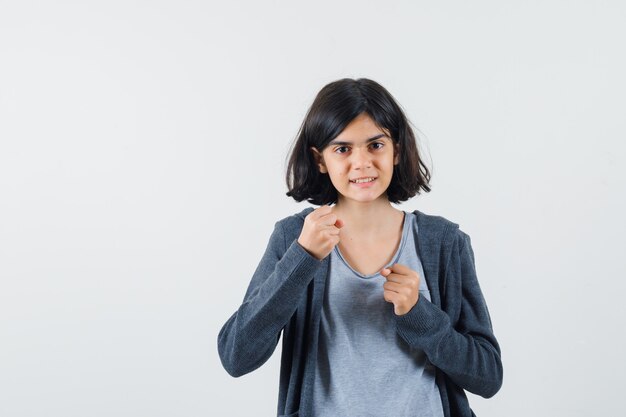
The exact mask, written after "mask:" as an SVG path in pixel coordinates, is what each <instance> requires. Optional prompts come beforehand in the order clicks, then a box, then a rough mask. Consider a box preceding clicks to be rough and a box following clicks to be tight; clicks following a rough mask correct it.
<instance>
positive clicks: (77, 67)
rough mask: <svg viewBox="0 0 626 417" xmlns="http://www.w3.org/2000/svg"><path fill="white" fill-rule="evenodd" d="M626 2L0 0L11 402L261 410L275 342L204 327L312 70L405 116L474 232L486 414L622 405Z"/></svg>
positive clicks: (7, 409)
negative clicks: (235, 356) (253, 348)
mask: <svg viewBox="0 0 626 417" xmlns="http://www.w3.org/2000/svg"><path fill="white" fill-rule="evenodd" d="M625 18H626V6H625V5H624V3H623V2H619V1H587V2H582V1H579V2H573V1H525V2H519V1H508V2H504V1H490V2H486V1H478V2H466V1H455V2H435V1H432V2H414V1H398V2H383V1H376V2H374V1H363V0H361V1H343V2H330V1H317V2H294V1H289V2H288V1H273V2H261V1H247V2H208V1H193V2H192V1H132V2H130V1H106V2H105V1H102V2H84V1H83V2H78V1H75V2H67V1H64V2H29V1H19V2H18V1H14V2H7V1H1V2H0V286H1V287H0V415H2V416H3V417H18V416H20V417H21V416H45V417H50V416H59V417H71V416H77V417H78V416H80V417H84V416H106V417H109V416H118V417H122V416H124V417H125V416H148V415H149V416H152V417H158V416H208V415H211V416H214V415H215V416H216V415H224V416H250V415H255V416H271V415H275V412H276V403H277V395H278V378H279V363H280V362H279V360H280V353H281V343H282V342H281V343H279V344H278V346H277V349H276V351H275V352H274V355H273V356H272V358H271V359H270V360H269V361H268V362H266V363H265V364H264V365H263V366H262V367H261V368H259V369H258V370H256V371H255V372H252V373H250V374H247V375H245V376H243V377H240V378H232V377H230V376H229V375H228V374H227V373H226V371H225V370H224V369H223V368H222V366H221V363H220V360H219V357H218V354H217V334H218V332H219V330H220V328H221V326H222V325H223V324H224V323H225V322H226V320H227V319H228V318H229V317H230V316H231V315H232V314H233V313H234V312H235V311H236V309H237V308H238V307H239V305H240V303H241V301H242V298H243V295H244V292H245V289H246V287H247V285H248V282H249V279H250V277H251V276H252V273H253V271H254V269H255V268H256V265H257V263H258V261H259V260H260V257H261V255H262V253H263V251H264V249H265V246H266V244H267V240H268V238H269V234H270V233H271V231H272V228H273V225H274V222H275V221H276V220H278V219H280V218H283V217H285V216H288V215H290V214H293V213H295V212H297V211H300V210H302V209H303V208H305V207H308V206H309V205H308V204H307V203H295V202H294V201H293V200H290V199H289V198H288V197H286V196H285V192H286V191H287V189H286V186H285V182H284V173H285V168H286V158H287V156H288V155H287V151H288V148H289V145H290V144H291V142H292V140H293V139H294V137H295V135H296V132H297V129H298V127H299V126H300V123H301V122H302V119H303V117H304V115H305V112H306V110H307V108H308V106H309V105H310V104H311V103H312V100H313V98H314V96H315V94H316V93H317V91H319V89H320V88H321V87H322V86H324V85H325V84H326V83H328V82H331V81H334V80H336V79H339V78H343V77H351V78H358V77H367V78H371V79H374V80H376V81H377V82H379V83H381V84H382V85H383V86H385V87H386V88H387V89H388V90H389V91H390V92H391V93H392V94H393V95H394V96H395V97H396V99H397V100H398V102H399V103H400V104H401V105H402V107H403V108H404V109H405V111H406V114H407V116H408V117H409V119H410V120H411V122H412V123H413V124H414V125H415V126H416V127H417V128H418V129H419V131H418V132H417V134H418V136H419V141H420V146H421V148H422V149H423V150H424V152H425V156H426V158H427V163H428V165H429V167H431V168H432V172H433V178H432V182H431V185H432V188H433V190H432V192H431V193H429V194H424V195H421V196H417V197H415V198H413V199H412V200H409V201H408V202H406V203H404V204H402V205H399V206H397V207H398V208H400V209H403V210H407V211H408V210H414V209H419V210H421V211H424V212H426V213H429V214H436V215H441V216H444V217H446V218H448V219H450V220H452V221H454V222H456V223H459V224H460V227H461V229H462V230H464V231H465V232H466V233H468V234H469V235H470V236H471V238H472V244H473V249H474V251H475V255H476V267H477V272H478V276H479V280H480V283H481V286H482V289H483V292H484V295H485V298H486V300H487V303H488V306H489V309H490V313H491V316H492V319H493V326H494V331H495V334H496V336H497V338H498V340H499V342H500V344H501V348H502V360H503V365H504V384H503V387H502V389H501V391H500V392H498V394H496V396H495V397H493V398H491V399H488V400H486V399H483V398H481V397H477V396H474V395H471V394H470V395H469V397H470V403H471V405H472V407H473V409H474V411H475V412H476V413H477V414H478V415H479V416H481V417H485V416H503V415H506V416H528V415H533V416H550V417H553V416H590V415H613V416H615V415H620V413H622V412H623V411H622V410H623V400H622V399H623V394H622V390H623V388H624V384H623V375H624V374H625V373H626V361H625V359H624V357H623V354H624V352H625V351H626V339H625V337H624V330H623V329H624V326H625V325H626V323H625V317H626V307H625V303H624V302H623V301H622V299H623V294H624V293H625V290H626V286H625V284H624V278H625V273H626V261H625V257H624V254H623V253H624V249H625V244H624V232H625V231H626V227H625V225H626V224H625V223H626V222H625V220H624V212H626V203H625V201H626V198H625V196H624V190H625V189H626V187H625V186H626V169H625V168H624V159H625V158H626V146H625V144H624V139H626V137H625V133H626V122H625V117H624V116H625V115H626V105H625V98H624V97H625V94H626V82H625V81H624V74H625V73H626V57H625V55H624V39H625V38H626V28H625V26H624V21H625Z"/></svg>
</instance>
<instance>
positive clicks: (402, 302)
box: [380, 264, 420, 316]
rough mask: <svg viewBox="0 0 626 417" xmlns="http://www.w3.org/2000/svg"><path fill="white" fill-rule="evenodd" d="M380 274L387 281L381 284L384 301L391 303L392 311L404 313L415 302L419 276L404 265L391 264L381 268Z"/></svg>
mask: <svg viewBox="0 0 626 417" xmlns="http://www.w3.org/2000/svg"><path fill="white" fill-rule="evenodd" d="M380 274H381V275H382V276H383V277H385V279H386V280H387V282H385V283H384V284H383V288H384V293H383V295H384V297H385V301H388V302H390V303H393V307H394V313H395V314H396V315H397V316H401V315H404V314H406V313H408V312H409V310H411V308H413V306H414V305H415V304H417V299H418V298H419V288H420V276H419V274H418V273H417V272H415V271H413V270H412V269H411V268H409V267H408V266H406V265H402V264H393V265H391V267H390V268H383V269H381V270H380Z"/></svg>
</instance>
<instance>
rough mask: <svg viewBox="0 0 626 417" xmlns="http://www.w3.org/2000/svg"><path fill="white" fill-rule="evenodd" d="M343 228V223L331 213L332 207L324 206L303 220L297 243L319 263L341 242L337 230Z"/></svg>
mask: <svg viewBox="0 0 626 417" xmlns="http://www.w3.org/2000/svg"><path fill="white" fill-rule="evenodd" d="M343 226H344V223H343V221H342V220H341V219H338V218H337V215H336V214H334V213H333V207H331V206H328V205H326V204H325V205H323V206H321V207H318V208H316V209H315V210H313V211H312V212H310V213H309V214H308V215H307V216H306V217H305V218H304V226H303V227H302V232H300V237H298V243H299V244H300V246H302V247H303V248H304V249H305V250H306V251H307V252H309V253H310V254H311V255H312V256H314V257H315V258H317V260H320V261H321V260H322V259H324V258H325V257H326V256H328V254H329V253H330V252H331V251H332V250H333V248H334V247H335V245H337V244H338V243H339V241H340V240H341V239H340V237H339V229H340V228H342V227H343Z"/></svg>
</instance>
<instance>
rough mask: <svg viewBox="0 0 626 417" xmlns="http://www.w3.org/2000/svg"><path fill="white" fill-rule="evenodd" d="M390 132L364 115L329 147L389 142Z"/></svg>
mask: <svg viewBox="0 0 626 417" xmlns="http://www.w3.org/2000/svg"><path fill="white" fill-rule="evenodd" d="M388 134H389V132H388V131H387V130H386V129H381V128H380V127H378V126H377V125H376V123H375V122H374V120H373V119H372V118H371V117H370V116H369V115H367V114H365V113H363V114H361V115H359V116H357V117H356V118H355V119H354V120H352V121H351V122H350V123H349V124H348V125H347V126H346V127H345V129H343V130H342V131H341V133H340V134H338V135H337V137H335V139H333V140H332V141H330V142H329V143H328V145H352V144H359V143H363V144H365V143H368V142H372V141H374V140H388V139H389V136H388Z"/></svg>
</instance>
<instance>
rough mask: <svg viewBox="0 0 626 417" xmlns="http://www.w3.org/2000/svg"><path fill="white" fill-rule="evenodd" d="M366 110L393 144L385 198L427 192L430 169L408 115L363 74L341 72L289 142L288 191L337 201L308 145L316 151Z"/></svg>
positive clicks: (394, 199) (315, 201)
mask: <svg viewBox="0 0 626 417" xmlns="http://www.w3.org/2000/svg"><path fill="white" fill-rule="evenodd" d="M364 112H365V113H366V114H368V115H369V116H370V117H371V118H372V119H373V120H374V123H375V124H376V126H377V127H378V128H380V129H381V130H384V129H386V130H387V131H388V132H390V133H391V138H392V141H393V143H394V147H395V145H396V144H397V145H399V147H398V152H399V162H398V164H397V165H394V167H393V175H392V179H391V183H390V184H389V187H388V188H387V198H388V200H389V201H390V202H392V203H399V202H401V201H406V200H408V199H409V198H411V197H413V196H415V195H416V194H420V189H423V190H424V191H426V192H430V186H429V181H430V176H431V174H430V171H429V170H428V168H427V167H426V165H424V163H423V161H422V159H421V158H420V154H419V152H418V149H417V144H416V141H415V135H414V134H413V130H412V129H411V127H410V126H409V121H408V119H407V118H406V116H405V115H404V112H403V111H402V109H401V108H400V106H399V105H398V104H397V103H396V101H395V99H394V98H393V96H392V95H391V94H390V93H389V92H388V91H387V90H386V89H385V88H384V87H383V86H381V85H380V84H378V83H376V82H375V81H372V80H369V79H367V78H358V79H356V80H355V79H351V78H342V79H340V80H336V81H333V82H331V83H329V84H327V85H326V86H324V87H323V88H322V89H321V90H320V91H319V93H317V96H316V97H315V100H314V101H313V104H312V105H311V107H310V108H309V110H308V111H307V114H306V117H305V118H304V121H303V122H302V125H301V126H300V129H299V131H298V134H297V136H296V140H295V143H294V144H293V146H292V150H291V156H290V157H289V164H288V166H287V174H286V182H287V189H288V190H289V191H288V192H287V196H288V197H293V198H294V199H295V200H296V201H298V202H300V201H302V200H305V199H306V200H307V201H308V202H309V203H311V204H315V205H320V206H321V205H324V204H331V203H336V202H337V197H338V196H337V189H336V188H335V187H334V185H333V184H332V182H331V181H330V177H329V176H328V174H327V173H324V174H323V173H321V172H320V171H319V167H318V165H317V163H316V161H315V158H314V156H313V152H312V150H311V149H310V147H311V146H314V147H315V148H316V149H317V150H318V151H319V152H320V153H321V152H323V151H324V148H326V146H327V145H328V143H329V142H330V141H331V140H333V139H334V138H335V137H337V136H338V135H339V134H340V133H341V132H342V131H343V130H344V129H345V127H346V126H347V125H348V124H350V122H351V121H352V120H354V119H355V118H356V117H357V116H359V115H360V114H361V113H364Z"/></svg>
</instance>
